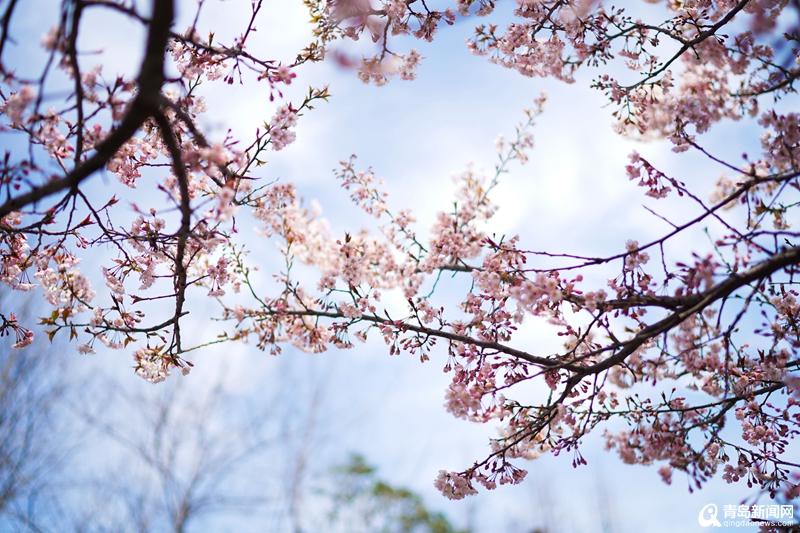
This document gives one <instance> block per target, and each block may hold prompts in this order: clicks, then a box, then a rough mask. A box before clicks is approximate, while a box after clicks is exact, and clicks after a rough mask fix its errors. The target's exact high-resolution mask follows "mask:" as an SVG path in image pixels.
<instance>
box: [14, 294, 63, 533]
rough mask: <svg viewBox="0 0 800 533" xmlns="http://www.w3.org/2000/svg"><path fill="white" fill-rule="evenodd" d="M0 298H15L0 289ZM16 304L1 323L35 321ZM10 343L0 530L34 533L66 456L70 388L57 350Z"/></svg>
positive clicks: (28, 310) (24, 306)
mask: <svg viewBox="0 0 800 533" xmlns="http://www.w3.org/2000/svg"><path fill="white" fill-rule="evenodd" d="M0 299H1V300H3V301H4V302H9V303H10V301H11V300H14V299H15V298H14V296H13V295H12V293H11V291H10V290H9V289H0ZM17 303H18V307H17V309H19V314H18V315H9V316H2V317H0V318H2V320H4V321H16V320H17V319H18V318H20V319H22V320H30V319H31V318H32V317H33V316H35V311H34V310H33V309H32V308H31V306H30V304H29V303H27V302H26V303H20V302H17ZM11 344H12V340H11V339H2V341H0V530H6V529H5V528H10V529H23V530H24V529H28V530H31V531H37V530H38V529H39V527H40V526H39V521H40V515H41V510H42V509H41V506H40V505H39V503H40V502H41V501H42V500H44V499H46V493H48V491H51V490H53V489H54V487H55V484H56V483H57V481H58V479H57V478H58V476H57V474H58V473H59V472H60V471H61V469H62V467H63V466H64V465H65V458H66V457H67V454H68V451H69V446H68V444H67V442H68V441H69V440H70V435H71V433H70V432H69V431H68V430H67V428H66V426H65V425H64V424H63V423H62V422H61V421H60V418H61V417H60V411H61V407H62V402H63V400H64V399H65V397H66V396H67V394H68V393H69V391H70V387H71V384H70V382H69V381H68V380H67V379H66V377H65V375H64V372H63V370H64V359H63V357H61V355H60V354H61V350H60V346H59V345H55V346H51V347H48V346H46V345H42V344H38V345H36V346H34V347H31V348H30V349H28V350H18V349H14V348H12V347H11ZM48 348H49V349H48Z"/></svg>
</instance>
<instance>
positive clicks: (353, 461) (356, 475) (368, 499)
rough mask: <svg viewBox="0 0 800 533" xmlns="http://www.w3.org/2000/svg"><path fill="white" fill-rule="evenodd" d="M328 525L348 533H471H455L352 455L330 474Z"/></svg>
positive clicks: (437, 515)
mask: <svg viewBox="0 0 800 533" xmlns="http://www.w3.org/2000/svg"><path fill="white" fill-rule="evenodd" d="M333 479H334V483H335V489H334V491H333V493H332V497H333V502H334V510H333V511H332V513H331V522H332V524H334V525H335V526H339V527H340V528H342V529H343V530H344V531H348V532H351V533H357V532H363V533H471V532H470V531H469V530H459V529H455V527H454V526H453V525H452V524H451V523H450V521H449V520H448V519H447V517H446V516H445V515H444V514H443V513H441V512H435V511H431V510H429V509H428V508H427V507H426V506H425V502H424V501H423V500H422V497H421V496H420V495H418V494H416V493H414V492H412V491H410V490H408V489H406V488H403V487H393V486H392V485H390V484H388V483H387V482H385V481H383V480H381V479H379V478H378V476H377V471H376V469H375V468H374V467H373V466H370V465H369V464H367V462H366V460H365V459H364V457H362V456H361V455H357V454H353V455H351V456H350V459H349V461H348V462H347V463H346V464H344V465H342V466H340V467H338V468H336V469H335V470H334V476H333Z"/></svg>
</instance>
